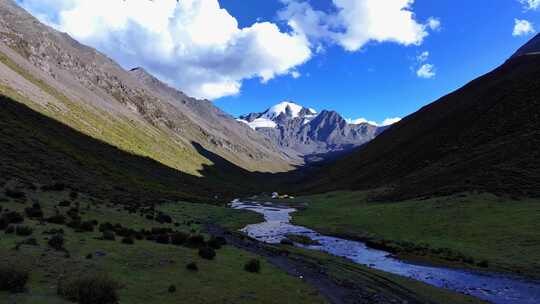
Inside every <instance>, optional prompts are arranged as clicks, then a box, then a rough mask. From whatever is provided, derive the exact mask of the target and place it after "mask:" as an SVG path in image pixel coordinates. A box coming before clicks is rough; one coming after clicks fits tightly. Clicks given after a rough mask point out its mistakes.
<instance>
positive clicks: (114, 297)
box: [58, 274, 120, 304]
mask: <svg viewBox="0 0 540 304" xmlns="http://www.w3.org/2000/svg"><path fill="white" fill-rule="evenodd" d="M119 288H120V285H119V284H118V283H117V282H116V281H114V280H112V279H110V278H109V277H108V276H106V275H102V274H101V275H92V274H91V275H84V276H79V277H76V278H72V279H65V280H63V281H60V282H59V283H58V295H59V296H61V297H62V298H64V299H66V300H69V301H73V302H77V303H79V304H116V303H118V293H117V291H118V289H119Z"/></svg>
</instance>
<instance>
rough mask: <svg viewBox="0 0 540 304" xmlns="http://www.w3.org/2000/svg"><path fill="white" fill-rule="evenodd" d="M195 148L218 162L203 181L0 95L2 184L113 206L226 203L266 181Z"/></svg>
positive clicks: (206, 169)
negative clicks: (71, 193) (59, 191)
mask: <svg viewBox="0 0 540 304" xmlns="http://www.w3.org/2000/svg"><path fill="white" fill-rule="evenodd" d="M193 145H194V146H195V147H196V148H197V149H198V150H199V151H204V155H205V157H207V158H208V159H209V160H211V161H212V162H214V164H213V165H211V166H204V167H203V168H201V170H200V171H199V173H200V175H201V176H200V177H198V176H194V175H189V174H185V173H182V172H180V171H178V170H175V169H172V168H170V167H167V166H165V165H163V164H161V163H159V162H157V161H155V160H153V159H151V158H148V157H143V156H139V155H135V154H132V153H129V152H126V151H123V150H120V149H118V148H116V147H114V146H111V145H109V144H107V143H104V142H102V141H99V140H97V139H94V138H92V137H89V136H87V135H85V134H82V133H80V132H78V131H76V130H74V129H72V128H70V127H68V126H66V125H64V124H62V123H60V122H58V121H56V120H54V119H51V118H49V117H47V116H45V115H43V114H40V113H38V112H36V111H34V110H32V109H31V108H29V107H27V106H26V105H24V104H21V103H19V102H16V101H14V100H12V99H10V98H8V97H6V96H1V95H0V151H1V153H0V183H5V182H7V181H9V180H12V179H16V180H18V181H19V182H22V183H23V184H27V185H29V186H32V187H33V186H47V185H52V184H56V185H61V186H62V187H66V188H69V189H72V190H76V191H79V192H82V193H88V194H91V195H92V196H94V197H97V198H101V199H109V200H110V201H112V202H115V203H132V204H143V203H149V202H156V201H157V200H189V201H192V202H223V201H227V200H228V199H230V198H232V197H237V196H238V195H242V194H246V193H250V192H251V191H255V187H256V186H257V183H253V182H252V181H254V180H256V179H254V178H258V177H257V176H264V174H258V173H251V172H249V171H246V170H244V169H241V168H239V167H237V166H235V165H234V164H231V163H230V162H228V161H227V160H225V159H224V158H221V157H219V156H217V155H215V154H213V153H212V152H210V151H207V150H205V149H204V148H202V146H201V145H199V144H197V143H193ZM248 182H249V183H248Z"/></svg>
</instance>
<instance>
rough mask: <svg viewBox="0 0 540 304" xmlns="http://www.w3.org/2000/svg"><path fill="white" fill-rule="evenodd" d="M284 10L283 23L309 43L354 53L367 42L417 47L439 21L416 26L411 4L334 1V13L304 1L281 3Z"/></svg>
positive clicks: (407, 1) (397, 0)
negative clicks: (330, 44) (328, 44)
mask: <svg viewBox="0 0 540 304" xmlns="http://www.w3.org/2000/svg"><path fill="white" fill-rule="evenodd" d="M281 1H282V2H283V3H284V4H285V5H286V7H285V8H284V9H283V10H282V11H281V12H280V13H279V17H280V18H281V19H282V20H285V21H287V22H288V24H289V26H290V27H291V28H293V29H294V30H295V32H297V33H301V34H303V35H305V36H306V37H308V38H309V39H310V41H312V42H313V41H321V40H324V41H330V42H333V43H337V44H339V45H341V46H342V47H343V48H344V49H346V50H348V51H357V50H359V49H361V48H362V47H363V46H364V45H365V44H366V43H368V42H370V41H376V42H386V41H391V42H396V43H399V44H402V45H419V44H421V43H422V42H423V40H424V38H425V37H426V36H428V30H438V29H439V28H440V25H441V23H440V21H439V20H438V19H436V18H433V17H432V18H429V19H428V20H427V22H426V23H419V22H418V21H417V20H416V19H415V16H414V13H413V11H412V8H411V6H412V4H413V3H414V0H388V1H380V0H333V4H334V6H335V11H334V12H330V13H329V12H324V11H320V10H315V9H314V8H313V7H312V6H311V5H310V4H309V2H307V1H304V0H281Z"/></svg>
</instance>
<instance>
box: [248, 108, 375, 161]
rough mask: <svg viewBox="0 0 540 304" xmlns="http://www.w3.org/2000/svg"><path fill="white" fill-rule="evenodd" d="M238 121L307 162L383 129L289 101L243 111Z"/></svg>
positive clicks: (343, 149)
mask: <svg viewBox="0 0 540 304" xmlns="http://www.w3.org/2000/svg"><path fill="white" fill-rule="evenodd" d="M239 121H241V122H244V123H246V124H248V125H249V126H250V127H252V128H253V129H256V130H257V131H259V132H260V133H262V134H264V135H265V136H266V137H267V138H269V139H271V140H272V141H273V142H274V143H275V144H276V145H278V146H279V147H281V149H282V151H284V152H285V153H287V154H288V155H299V156H302V157H304V160H305V161H307V162H311V161H317V160H321V158H322V159H324V158H325V156H326V158H328V157H329V156H330V155H337V154H339V153H344V152H347V151H350V150H351V149H353V148H355V147H358V146H360V145H362V144H365V143H366V142H368V141H370V140H372V139H373V138H375V136H376V135H378V134H379V133H380V130H382V129H381V128H379V127H377V126H373V125H370V124H368V123H362V124H349V123H347V121H346V120H345V119H343V117H341V116H340V115H339V114H338V113H337V112H335V111H327V110H324V111H322V112H321V113H317V112H316V111H315V110H313V109H310V108H306V107H303V106H300V105H298V104H295V103H292V102H281V103H279V104H277V105H275V106H273V107H271V108H269V109H267V110H266V111H264V112H262V113H250V114H247V115H243V116H241V117H240V118H239Z"/></svg>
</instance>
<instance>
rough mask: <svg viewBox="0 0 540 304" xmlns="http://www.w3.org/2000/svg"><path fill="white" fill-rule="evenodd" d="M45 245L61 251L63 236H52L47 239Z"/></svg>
mask: <svg viewBox="0 0 540 304" xmlns="http://www.w3.org/2000/svg"><path fill="white" fill-rule="evenodd" d="M47 244H49V246H51V247H52V248H54V249H55V250H63V249H64V236H63V235H61V234H56V235H53V236H52V237H51V238H50V239H49V241H48V242H47Z"/></svg>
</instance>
